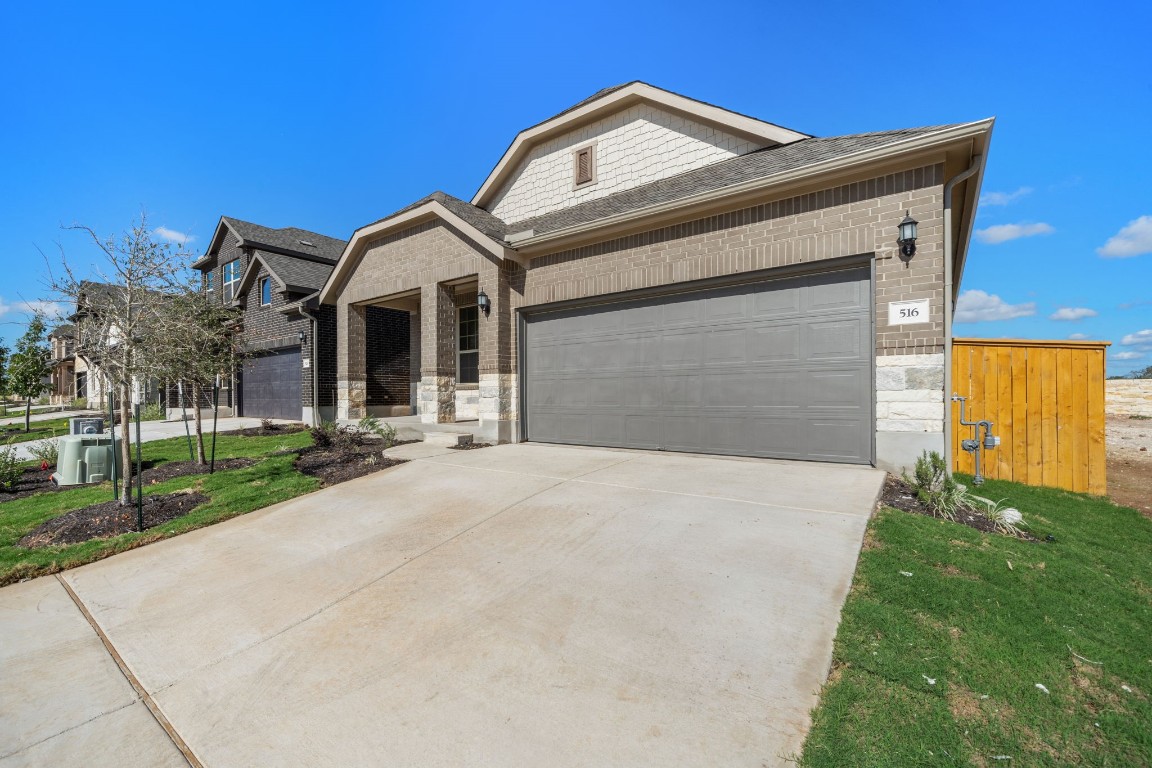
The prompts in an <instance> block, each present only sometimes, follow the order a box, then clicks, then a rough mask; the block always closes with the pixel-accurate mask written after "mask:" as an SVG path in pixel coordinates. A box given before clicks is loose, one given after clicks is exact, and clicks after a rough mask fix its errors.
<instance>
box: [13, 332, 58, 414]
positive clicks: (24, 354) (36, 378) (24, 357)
mask: <svg viewBox="0 0 1152 768" xmlns="http://www.w3.org/2000/svg"><path fill="white" fill-rule="evenodd" d="M44 333H45V324H44V320H43V318H40V317H34V318H32V322H30V323H28V330H26V331H25V332H24V335H23V336H21V337H20V340H19V341H17V342H16V352H15V353H13V355H12V360H11V361H10V362H9V364H8V377H9V386H10V387H11V388H12V393H13V394H16V395H19V396H20V397H22V398H24V399H25V400H26V401H27V410H25V411H24V431H25V432H28V431H29V430H31V428H32V424H31V421H32V400H33V398H36V397H39V396H40V393H42V392H43V391H44V379H45V378H47V377H48V375H49V374H51V373H52V368H51V366H50V365H49V360H50V359H51V356H52V352H51V350H50V349H49V348H48V344H47V343H46V342H45V339H44Z"/></svg>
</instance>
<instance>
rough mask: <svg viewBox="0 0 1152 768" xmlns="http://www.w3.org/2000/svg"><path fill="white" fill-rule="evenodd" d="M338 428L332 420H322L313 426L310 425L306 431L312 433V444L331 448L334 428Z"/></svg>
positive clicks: (334, 434)
mask: <svg viewBox="0 0 1152 768" xmlns="http://www.w3.org/2000/svg"><path fill="white" fill-rule="evenodd" d="M339 428H340V427H339V425H338V424H336V422H334V421H322V422H320V423H319V424H318V425H316V426H315V427H310V428H309V429H308V433H309V434H310V435H312V445H314V446H316V447H317V448H331V447H332V444H333V443H334V442H336V430H338V429H339Z"/></svg>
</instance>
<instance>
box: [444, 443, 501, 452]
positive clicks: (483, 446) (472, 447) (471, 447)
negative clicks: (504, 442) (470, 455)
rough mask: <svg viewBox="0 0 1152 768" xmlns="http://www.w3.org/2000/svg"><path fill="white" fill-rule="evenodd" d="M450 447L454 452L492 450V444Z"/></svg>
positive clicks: (467, 444) (466, 444)
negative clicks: (478, 449) (479, 449)
mask: <svg viewBox="0 0 1152 768" xmlns="http://www.w3.org/2000/svg"><path fill="white" fill-rule="evenodd" d="M448 447H449V448H451V449H452V450H454V451H474V450H476V449H477V448H491V447H492V443H465V444H464V445H450V446H448Z"/></svg>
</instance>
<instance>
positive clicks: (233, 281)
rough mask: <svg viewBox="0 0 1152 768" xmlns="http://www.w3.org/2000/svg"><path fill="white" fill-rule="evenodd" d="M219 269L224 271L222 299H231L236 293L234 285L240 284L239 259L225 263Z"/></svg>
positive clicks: (226, 300)
mask: <svg viewBox="0 0 1152 768" xmlns="http://www.w3.org/2000/svg"><path fill="white" fill-rule="evenodd" d="M221 271H222V272H223V273H224V301H225V302H229V301H232V299H233V297H234V296H235V295H236V286H237V285H239V284H240V259H235V260H233V261H230V262H228V263H227V264H225V265H224V266H223V267H222V268H221Z"/></svg>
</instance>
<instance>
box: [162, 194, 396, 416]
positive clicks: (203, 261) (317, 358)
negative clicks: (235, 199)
mask: <svg viewBox="0 0 1152 768" xmlns="http://www.w3.org/2000/svg"><path fill="white" fill-rule="evenodd" d="M343 249H344V241H343V240H336V239H334V238H331V237H326V236H325V235H320V234H317V233H315V232H308V231H306V230H303V229H296V228H294V227H285V228H282V229H269V228H268V227H262V226H260V225H258V224H252V223H249V222H246V221H240V220H239V219H233V218H229V217H226V216H225V217H221V219H220V223H219V224H218V225H217V227H216V231H215V233H214V234H213V236H212V240H211V242H210V243H209V245H208V249H207V251H206V253H205V255H204V256H203V257H201V258H200V259H198V260H197V261H196V262H195V263H194V264H193V267H195V268H196V269H198V270H200V271H201V272H202V273H203V281H204V290H205V291H209V292H211V293H213V294H214V295H216V296H219V298H220V301H221V302H222V303H223V304H226V305H230V306H235V307H237V308H239V309H240V310H241V315H240V321H239V325H238V327H237V332H238V333H239V334H240V338H241V344H242V346H243V347H244V349H245V350H246V351H247V352H248V354H249V357H248V359H247V360H246V361H245V362H244V364H243V365H242V366H240V370H238V371H237V372H236V376H235V379H234V380H233V381H232V382H229V383H228V385H227V386H226V387H225V390H224V391H223V392H222V397H221V404H222V405H223V406H224V407H225V409H227V408H232V409H233V410H232V411H231V412H234V413H236V414H238V415H242V416H256V417H265V418H282V419H297V420H300V419H302V420H304V421H307V422H312V421H313V419H318V418H332V417H333V416H334V392H335V377H334V375H335V336H334V334H335V311H334V308H328V309H327V310H326V311H320V310H319V307H318V304H317V302H316V300H315V297H316V294H317V292H318V291H319V290H320V288H321V287H322V286H323V285H324V282H325V281H326V280H327V279H328V276H329V275H330V274H331V272H332V268H333V266H334V265H335V263H336V259H337V258H339V256H340V253H341V252H342V251H343ZM404 319H405V320H406V319H407V318H406V316H405V317H404ZM406 333H407V328H406V327H405V338H407V336H406ZM404 353H405V355H407V347H406V346H405V348H404ZM406 364H407V363H406V362H405V365H406ZM403 384H404V386H405V391H406V388H407V379H406V378H405V380H404V381H403ZM233 393H235V397H233ZM406 398H407V395H405V399H406ZM169 405H170V406H171V405H172V402H171V400H170V401H169ZM225 412H229V411H227V410H225Z"/></svg>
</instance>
